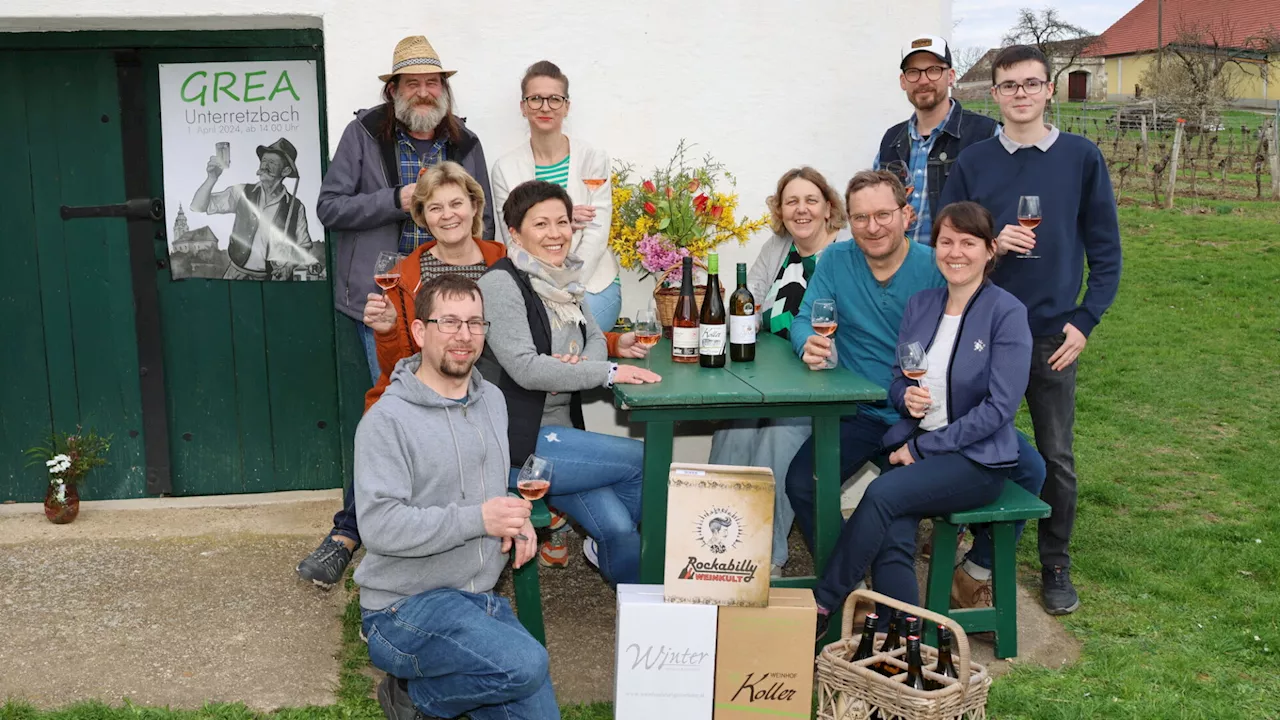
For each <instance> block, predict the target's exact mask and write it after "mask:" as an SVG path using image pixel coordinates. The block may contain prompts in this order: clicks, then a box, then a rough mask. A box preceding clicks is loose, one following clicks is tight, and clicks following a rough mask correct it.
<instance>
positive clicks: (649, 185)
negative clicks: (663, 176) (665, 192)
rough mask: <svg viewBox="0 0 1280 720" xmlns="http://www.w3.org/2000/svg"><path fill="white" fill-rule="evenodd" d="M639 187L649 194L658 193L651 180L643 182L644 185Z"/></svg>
mask: <svg viewBox="0 0 1280 720" xmlns="http://www.w3.org/2000/svg"><path fill="white" fill-rule="evenodd" d="M641 187H643V188H644V191H645V192H650V193H652V192H658V186H657V185H654V184H653V181H652V180H645V181H644V184H643V185H641Z"/></svg>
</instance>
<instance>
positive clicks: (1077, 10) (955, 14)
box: [951, 0, 1138, 48]
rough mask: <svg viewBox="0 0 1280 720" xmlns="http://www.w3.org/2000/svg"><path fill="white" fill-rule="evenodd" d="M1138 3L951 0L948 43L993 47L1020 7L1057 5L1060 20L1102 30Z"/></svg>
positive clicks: (1133, 0)
mask: <svg viewBox="0 0 1280 720" xmlns="http://www.w3.org/2000/svg"><path fill="white" fill-rule="evenodd" d="M1137 4H1138V0H1076V1H1075V2H1067V1H1066V0H1061V1H1059V2H1051V1H1049V0H952V4H951V18H952V20H953V21H955V22H957V23H958V24H957V25H956V26H955V29H954V30H952V31H951V45H952V46H953V47H956V48H964V47H969V46H971V45H977V46H981V47H984V48H992V47H996V46H997V45H999V44H1000V38H1001V37H1002V36H1003V35H1004V34H1005V32H1006V31H1008V30H1009V28H1010V27H1012V26H1013V23H1014V21H1015V20H1016V19H1017V17H1018V9H1019V8H1024V7H1030V8H1036V9H1040V8H1044V7H1056V8H1057V9H1058V14H1059V15H1060V16H1061V17H1062V19H1063V20H1066V21H1067V22H1070V23H1073V24H1075V25H1079V26H1081V27H1083V28H1084V29H1086V30H1089V31H1092V32H1094V33H1101V32H1102V31H1104V30H1106V29H1107V28H1108V27H1110V26H1111V23H1113V22H1115V21H1116V20H1119V19H1120V18H1121V16H1123V15H1124V14H1125V13H1127V12H1129V10H1131V9H1132V8H1133V7H1135V6H1136V5H1137Z"/></svg>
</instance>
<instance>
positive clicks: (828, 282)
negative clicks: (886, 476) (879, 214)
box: [791, 240, 947, 425]
mask: <svg viewBox="0 0 1280 720" xmlns="http://www.w3.org/2000/svg"><path fill="white" fill-rule="evenodd" d="M946 284H947V283H946V281H945V280H943V278H942V273H940V272H939V271H938V267H937V264H936V263H935V262H934V256H933V248H931V247H929V246H927V245H924V244H922V243H914V242H913V243H910V249H909V250H908V251H907V257H906V259H905V260H903V261H902V266H901V267H899V268H898V271H897V272H896V273H894V274H893V277H891V278H889V281H888V282H886V283H881V282H880V281H878V280H876V277H875V275H874V274H872V272H871V266H869V265H868V264H867V259H866V257H865V256H864V255H863V254H862V250H860V249H859V248H858V246H857V244H856V243H855V242H854V241H852V240H845V241H843V242H838V243H835V244H833V245H831V246H830V247H828V248H827V250H826V252H824V253H823V254H822V258H821V259H820V260H819V261H818V267H817V268H816V269H814V271H813V277H812V278H810V280H809V286H808V288H807V289H806V290H805V293H804V302H802V303H801V304H800V312H799V313H798V314H797V315H796V317H795V319H794V320H792V321H791V345H792V347H793V348H794V349H795V351H796V354H797V355H803V354H804V344H805V341H806V340H808V339H809V337H810V336H811V335H813V334H814V332H813V325H812V324H811V323H810V320H809V318H810V316H811V314H812V312H813V301H814V300H815V299H818V298H829V299H832V300H835V303H836V319H837V321H838V323H839V325H838V326H837V329H836V335H835V338H836V360H837V361H838V362H839V363H840V366H841V367H844V368H848V369H849V370H852V371H853V372H855V373H857V374H858V375H861V376H862V377H864V378H866V379H867V380H870V381H871V382H873V383H875V384H876V385H879V386H880V387H882V388H884V389H885V390H886V391H887V390H888V388H889V384H890V383H891V382H892V381H893V365H894V362H895V360H896V357H897V351H898V345H897V343H898V328H899V326H900V325H901V324H902V313H903V312H904V311H905V310H906V307H907V300H909V299H910V298H911V296H912V295H915V294H916V293H918V292H920V291H921V290H924V289H926V288H934V287H945V286H946ZM863 411H864V412H868V413H870V414H872V415H873V416H875V417H877V418H878V419H880V420H882V421H883V422H884V423H885V424H886V425H892V424H894V423H896V422H897V421H898V419H899V418H898V413H897V411H895V410H894V409H893V408H892V407H890V406H889V405H887V404H885V403H878V404H876V405H870V406H865V407H864V410H863Z"/></svg>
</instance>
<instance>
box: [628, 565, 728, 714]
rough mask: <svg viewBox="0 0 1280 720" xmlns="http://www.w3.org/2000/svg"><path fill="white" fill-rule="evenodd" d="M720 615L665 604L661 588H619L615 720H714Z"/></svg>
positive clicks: (711, 609)
mask: <svg viewBox="0 0 1280 720" xmlns="http://www.w3.org/2000/svg"><path fill="white" fill-rule="evenodd" d="M718 611H719V608H718V607H716V606H715V605H688V604H676V603H666V602H663V599H662V586H661V585H619V586H618V632H617V634H616V637H617V638H618V647H617V654H616V656H615V657H616V672H615V673H614V691H613V713H614V718H615V720H654V719H655V718H669V719H670V720H676V718H679V720H711V706H712V698H713V697H714V695H715V670H716V619H717V616H718V615H717V613H718Z"/></svg>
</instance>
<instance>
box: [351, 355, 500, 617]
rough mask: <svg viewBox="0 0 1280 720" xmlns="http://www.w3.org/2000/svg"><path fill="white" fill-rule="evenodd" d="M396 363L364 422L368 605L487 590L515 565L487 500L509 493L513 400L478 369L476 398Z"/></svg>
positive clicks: (360, 431)
mask: <svg viewBox="0 0 1280 720" xmlns="http://www.w3.org/2000/svg"><path fill="white" fill-rule="evenodd" d="M421 358H422V356H421V354H418V355H413V356H410V357H407V358H405V359H403V360H401V361H400V362H398V363H396V367H395V370H394V371H393V372H392V374H391V385H390V386H388V387H387V390H386V392H385V393H383V395H382V397H381V398H380V399H379V400H378V402H377V403H375V404H374V405H373V407H371V408H370V409H369V412H367V413H366V414H365V416H364V418H363V419H361V421H360V425H359V426H358V427H357V428H356V452H355V495H356V518H357V519H358V520H359V523H360V538H361V540H362V541H363V542H364V546H365V553H366V554H365V558H364V561H363V562H361V563H360V566H359V567H358V568H357V569H356V574H355V581H356V584H357V585H359V586H360V606H361V607H363V608H364V609H366V610H381V609H382V608H384V607H386V606H388V605H391V604H392V603H394V602H396V601H398V600H400V599H402V598H405V597H409V596H411V595H417V594H419V593H423V592H426V591H428V590H435V589H437V588H443V587H448V588H456V589H458V590H466V591H467V592H476V593H480V592H488V591H489V590H492V589H493V586H494V583H496V582H497V581H498V575H499V574H500V573H501V572H502V568H503V566H504V565H506V556H505V555H504V554H503V553H502V552H501V540H499V539H498V538H494V537H489V536H487V535H486V534H485V531H484V519H483V517H482V516H481V509H480V506H481V505H483V504H484V502H485V501H486V500H488V499H489V498H493V497H500V496H502V495H503V494H505V493H506V491H507V468H508V465H509V461H508V454H509V451H508V448H507V404H506V400H505V399H503V397H502V391H501V390H499V389H498V388H497V386H495V385H493V384H492V383H490V382H487V381H485V380H484V379H483V378H481V377H480V373H479V372H478V371H472V373H471V382H470V385H469V388H468V394H467V398H466V400H465V401H463V402H457V401H455V400H450V399H448V398H445V397H441V396H440V395H439V394H438V393H436V392H435V391H434V390H432V389H431V388H429V387H427V386H426V385H424V384H423V383H422V382H421V381H420V380H418V378H417V377H416V376H414V372H416V371H417V369H418V366H419V364H420V363H421Z"/></svg>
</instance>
